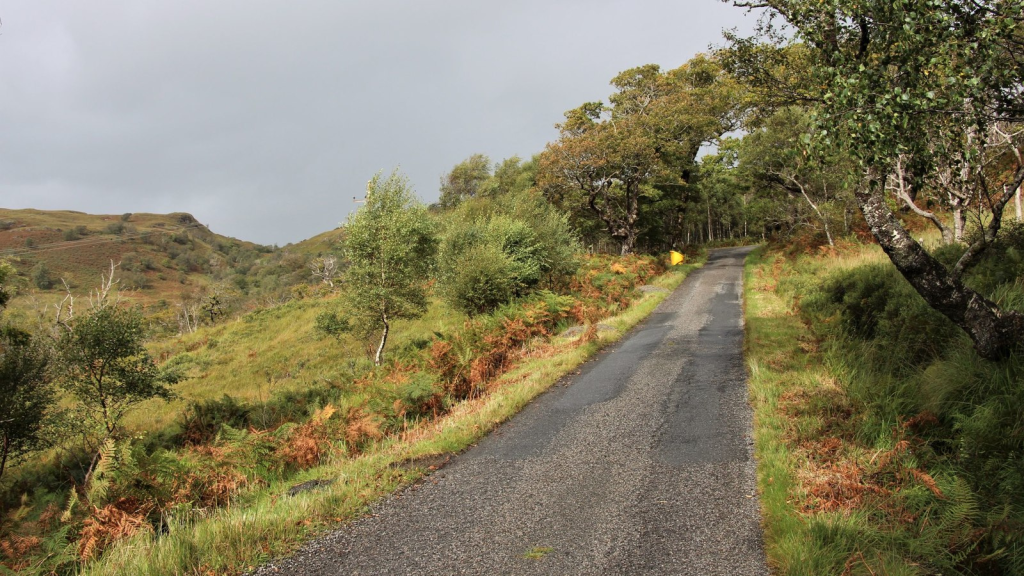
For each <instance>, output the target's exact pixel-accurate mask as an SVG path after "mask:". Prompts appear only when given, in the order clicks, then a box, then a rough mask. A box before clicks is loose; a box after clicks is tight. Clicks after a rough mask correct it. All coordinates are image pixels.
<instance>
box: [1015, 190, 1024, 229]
mask: <svg viewBox="0 0 1024 576" xmlns="http://www.w3.org/2000/svg"><path fill="white" fill-rule="evenodd" d="M1021 188H1024V186H1017V191H1016V192H1014V193H1013V203H1014V205H1015V206H1016V207H1017V222H1020V221H1021V220H1024V211H1022V209H1021V205H1020V189H1021Z"/></svg>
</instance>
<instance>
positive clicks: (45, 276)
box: [29, 262, 54, 290]
mask: <svg viewBox="0 0 1024 576" xmlns="http://www.w3.org/2000/svg"><path fill="white" fill-rule="evenodd" d="M29 277H30V278H32V283H33V284H35V286H36V288H39V289H40V290H49V289H50V288H53V285H54V279H53V275H52V274H51V273H50V269H49V268H47V267H46V264H44V263H42V262H40V263H38V264H36V265H35V266H33V267H32V269H31V270H30V271H29Z"/></svg>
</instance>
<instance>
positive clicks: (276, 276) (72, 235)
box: [0, 208, 340, 329]
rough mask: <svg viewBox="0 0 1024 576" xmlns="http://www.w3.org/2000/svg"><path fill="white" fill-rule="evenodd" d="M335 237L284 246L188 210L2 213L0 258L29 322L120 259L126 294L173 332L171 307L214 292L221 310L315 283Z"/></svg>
mask: <svg viewBox="0 0 1024 576" xmlns="http://www.w3.org/2000/svg"><path fill="white" fill-rule="evenodd" d="M339 235H340V233H339V232H338V231H331V232H326V233H323V234H320V235H317V236H314V237H313V238H311V239H309V240H307V241H304V242H300V243H297V244H294V245H289V246H287V247H285V248H277V247H272V246H261V245H259V244H255V243H253V242H246V241H244V240H238V239H236V238H231V237H227V236H223V235H220V234H216V233H214V232H212V231H211V230H210V229H209V228H208V227H206V226H205V225H203V224H202V223H200V222H199V221H198V220H196V218H195V217H193V216H192V215H191V214H187V213H184V212H175V213H171V214H146V213H135V214H132V213H126V214H122V215H92V214H85V213H82V212H75V211H68V210H63V211H46V210H33V209H27V210H10V209H3V208H0V258H3V259H6V260H9V261H11V263H12V264H14V266H15V268H16V269H17V272H18V280H17V283H18V285H17V292H18V293H19V294H20V297H19V298H17V299H15V301H14V302H13V303H12V313H13V314H15V315H17V314H19V313H20V315H21V316H22V318H23V319H24V318H26V317H27V318H31V316H32V315H33V314H36V313H38V310H39V309H42V308H44V307H46V306H49V305H50V304H51V303H53V302H56V301H58V300H59V298H60V297H62V295H63V294H64V292H65V289H64V282H65V281H66V282H67V283H68V285H69V286H70V287H71V289H72V292H73V293H74V294H75V295H76V296H79V297H81V296H84V295H85V294H87V293H88V292H89V291H90V290H91V289H93V288H94V287H95V286H97V285H98V283H99V281H100V274H101V273H105V272H107V271H108V270H109V267H110V264H111V262H114V263H117V264H118V265H119V266H118V273H117V277H118V278H119V280H120V286H121V289H122V293H123V295H124V297H125V298H127V299H130V300H132V301H134V302H137V303H139V304H141V305H143V306H144V308H145V309H146V313H147V315H148V316H150V317H151V318H154V319H155V320H156V321H157V323H158V324H163V325H165V326H167V327H168V329H172V328H174V329H176V322H175V321H174V316H175V308H176V306H177V305H178V304H180V303H181V302H184V301H187V300H189V299H194V298H196V297H197V296H199V297H201V296H202V295H203V294H206V293H208V292H210V291H213V290H215V291H217V292H218V293H219V294H221V295H222V297H221V300H222V302H223V303H224V304H225V305H226V310H225V313H230V312H232V311H233V310H241V309H245V308H247V307H248V303H249V302H251V301H252V300H257V299H260V300H266V299H274V300H280V299H281V298H282V297H286V296H287V295H288V293H289V291H290V289H291V287H292V286H294V285H296V284H299V283H304V282H307V281H309V280H310V274H309V271H308V268H307V262H308V261H309V259H310V258H312V257H314V256H316V255H318V254H320V253H323V252H326V251H329V250H332V249H334V248H335V247H336V245H337V238H338V237H339Z"/></svg>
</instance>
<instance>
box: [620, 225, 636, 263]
mask: <svg viewBox="0 0 1024 576" xmlns="http://www.w3.org/2000/svg"><path fill="white" fill-rule="evenodd" d="M635 249H636V230H634V229H632V228H629V229H628V230H626V233H625V236H623V238H622V250H621V251H620V252H619V254H620V255H622V256H628V255H630V254H632V253H633V250H635Z"/></svg>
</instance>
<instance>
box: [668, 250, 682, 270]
mask: <svg viewBox="0 0 1024 576" xmlns="http://www.w3.org/2000/svg"><path fill="white" fill-rule="evenodd" d="M668 254H669V261H670V262H672V265H673V266H675V265H676V264H682V263H683V260H686V256H683V255H682V254H680V253H679V252H676V251H675V250H672V251H671V252H669V253H668Z"/></svg>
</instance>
